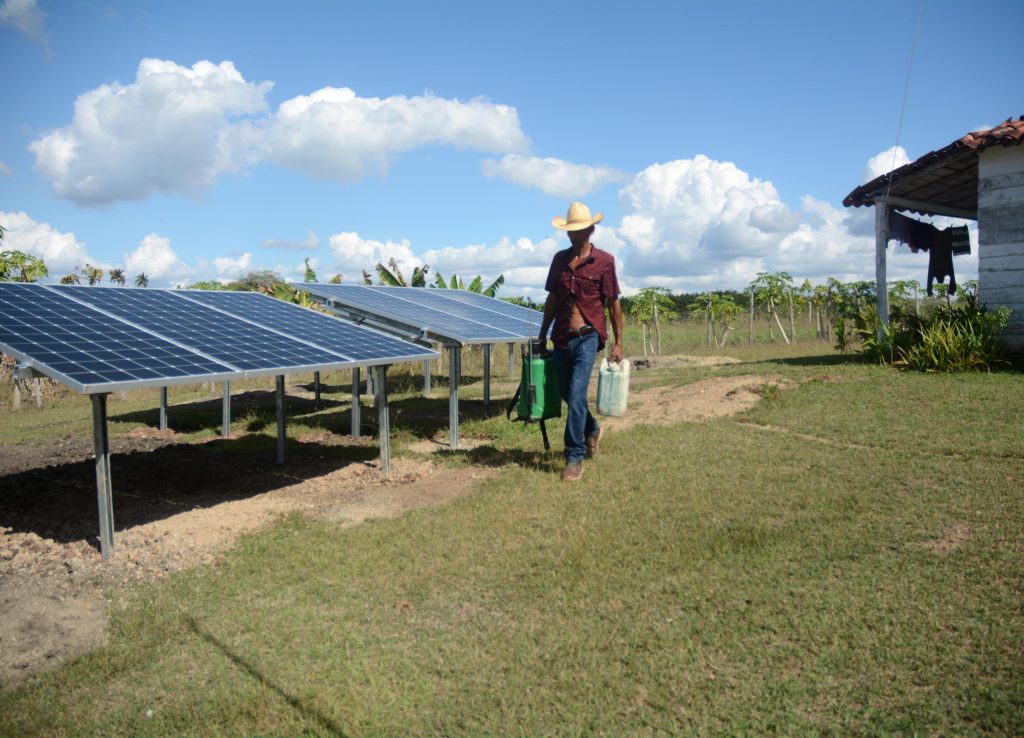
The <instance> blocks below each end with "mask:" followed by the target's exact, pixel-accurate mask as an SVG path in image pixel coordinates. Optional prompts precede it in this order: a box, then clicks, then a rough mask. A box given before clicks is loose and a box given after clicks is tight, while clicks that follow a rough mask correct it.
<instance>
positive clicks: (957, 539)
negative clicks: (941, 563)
mask: <svg viewBox="0 0 1024 738" xmlns="http://www.w3.org/2000/svg"><path fill="white" fill-rule="evenodd" d="M970 540H971V529H970V528H969V527H968V526H967V524H965V523H957V524H956V525H954V526H953V527H951V528H950V529H949V530H947V531H946V532H945V534H944V535H943V536H942V538H939V539H937V540H934V541H928V542H927V543H923V544H921V545H922V546H924V547H925V548H926V549H928V550H929V551H933V552H935V553H937V554H940V555H943V556H945V555H946V554H948V553H951V552H952V551H956V550H957V549H958V548H963V547H964V546H965V545H967V543H968V542H969V541H970Z"/></svg>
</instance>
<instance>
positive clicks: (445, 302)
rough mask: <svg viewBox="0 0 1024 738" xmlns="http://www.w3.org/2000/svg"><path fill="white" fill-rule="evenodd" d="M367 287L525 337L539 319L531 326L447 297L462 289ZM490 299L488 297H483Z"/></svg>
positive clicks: (514, 318) (516, 319)
mask: <svg viewBox="0 0 1024 738" xmlns="http://www.w3.org/2000/svg"><path fill="white" fill-rule="evenodd" d="M367 289H371V290H375V291H377V292H385V293H387V294H390V295H394V296H396V297H400V298H402V299H403V300H408V301H409V302H412V303H415V304H416V305H421V306H423V307H428V308H432V309H434V310H441V311H443V312H445V313H447V314H448V315H452V316H456V317H459V318H465V319H466V320H472V321H474V322H476V323H480V324H482V325H489V326H491V327H492V328H497V329H498V330H502V331H505V332H507V333H511V334H512V335H514V336H520V337H527V336H529V335H530V334H531V333H533V332H535V329H536V328H537V327H539V325H540V320H537V319H535V320H534V321H533V326H532V327H531V325H530V323H529V322H528V321H527V320H526V319H523V318H520V317H518V316H516V317H510V316H508V315H503V314H502V313H498V312H495V311H493V310H485V309H481V308H480V307H478V306H476V305H470V304H467V303H465V302H461V301H459V300H455V299H451V298H449V297H448V295H447V293H448V292H460V291H462V290H437V289H429V288H426V289H403V288H401V287H368V288H367ZM485 299H490V298H485Z"/></svg>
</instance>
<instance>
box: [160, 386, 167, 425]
mask: <svg viewBox="0 0 1024 738" xmlns="http://www.w3.org/2000/svg"><path fill="white" fill-rule="evenodd" d="M160 430H162V431H165V430H167V388H166V387H161V388H160Z"/></svg>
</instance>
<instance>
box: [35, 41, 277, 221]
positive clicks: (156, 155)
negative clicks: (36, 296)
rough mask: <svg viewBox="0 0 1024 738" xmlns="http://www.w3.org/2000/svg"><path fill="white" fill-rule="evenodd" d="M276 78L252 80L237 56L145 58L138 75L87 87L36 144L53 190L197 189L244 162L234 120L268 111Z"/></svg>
mask: <svg viewBox="0 0 1024 738" xmlns="http://www.w3.org/2000/svg"><path fill="white" fill-rule="evenodd" d="M271 86H272V85H271V83H269V82H264V83H261V84H258V85H257V84H253V83H250V82H246V81H245V79H243V78H242V75H241V74H239V72H238V70H236V69H235V66H234V65H233V64H232V63H231V62H222V63H220V64H212V63H211V62H208V61H200V62H197V63H196V64H194V65H193V66H192V67H191V68H189V67H183V66H180V65H178V64H175V63H174V62H170V61H163V60H160V59H143V60H142V62H140V63H139V67H138V71H137V74H136V78H135V81H134V82H132V83H131V84H128V85H121V84H119V83H116V82H115V83H113V84H110V85H101V86H100V87H97V88H96V89H94V90H90V91H89V92H86V93H84V94H82V95H80V96H79V98H78V99H77V100H76V101H75V114H74V117H73V119H72V121H71V123H70V124H69V125H67V126H65V127H63V128H60V129H57V130H55V131H51V132H50V133H48V134H46V135H45V136H43V137H41V138H39V139H36V140H35V141H33V142H32V143H31V144H29V150H30V151H32V153H33V154H35V157H36V161H35V168H36V169H37V170H39V171H40V172H41V173H42V174H43V175H44V176H46V177H47V178H48V179H50V180H51V181H52V183H53V188H54V191H55V192H56V193H57V194H58V195H59V196H61V197H64V198H67V199H69V200H72V201H74V202H76V203H78V204H79V205H103V204H108V203H111V202H114V201H117V200H141V199H143V198H145V197H147V196H148V195H150V194H151V193H153V192H184V193H189V194H195V193H197V192H198V191H199V190H201V189H202V188H205V187H209V186H210V185H211V184H213V182H214V181H215V179H216V178H217V176H218V175H219V174H220V173H222V172H224V171H231V170H234V169H237V168H238V166H239V165H240V164H241V163H242V162H241V161H239V159H238V156H239V152H238V150H237V146H238V137H237V136H236V135H233V134H232V133H231V129H230V123H229V121H230V120H231V119H233V118H235V117H236V116H241V115H251V114H255V113H259V112H262V111H264V110H265V109H266V100H265V98H266V95H267V93H268V92H269V91H270V88H271Z"/></svg>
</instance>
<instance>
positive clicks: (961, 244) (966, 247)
mask: <svg viewBox="0 0 1024 738" xmlns="http://www.w3.org/2000/svg"><path fill="white" fill-rule="evenodd" d="M946 230H949V231H952V232H953V256H964V255H966V254H970V253H971V234H970V233H969V232H968V230H967V226H953V227H952V228H947V229H946Z"/></svg>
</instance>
